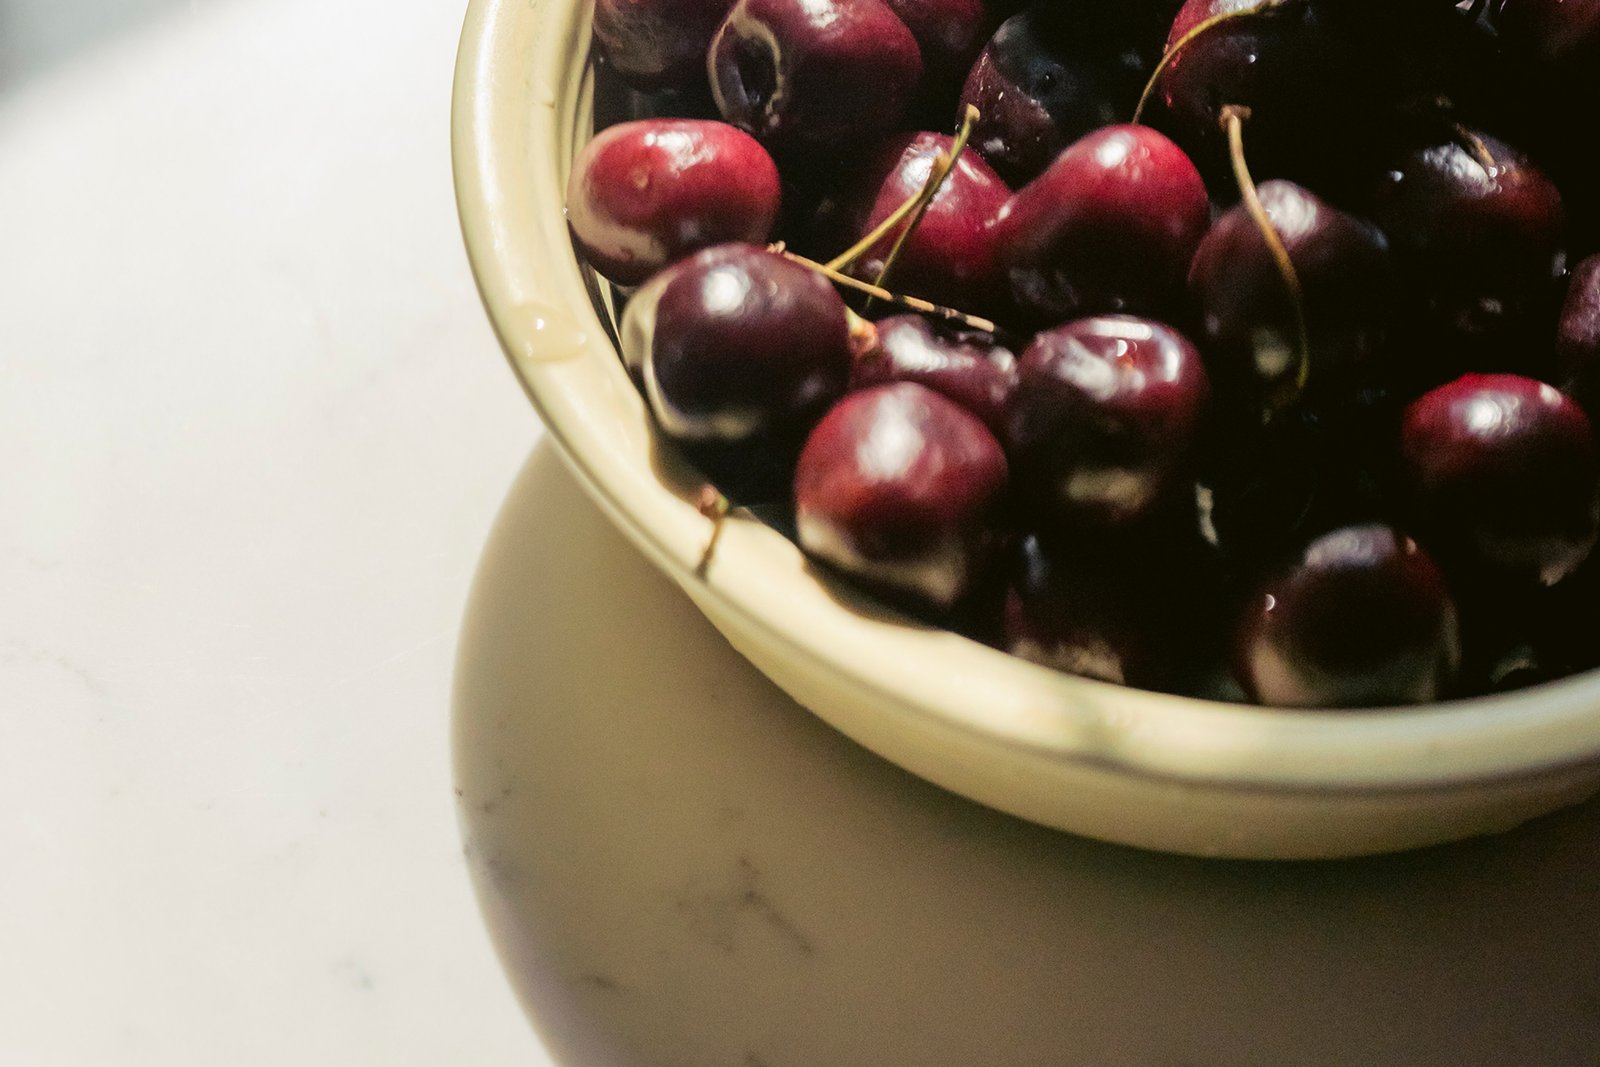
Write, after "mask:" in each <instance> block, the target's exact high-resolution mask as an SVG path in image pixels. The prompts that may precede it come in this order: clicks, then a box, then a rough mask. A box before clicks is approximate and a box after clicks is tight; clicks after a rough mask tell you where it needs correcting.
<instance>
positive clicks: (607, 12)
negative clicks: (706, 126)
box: [594, 0, 733, 92]
mask: <svg viewBox="0 0 1600 1067" xmlns="http://www.w3.org/2000/svg"><path fill="white" fill-rule="evenodd" d="M732 6H733V0H595V4H594V36H595V40H596V41H597V42H598V43H599V46H600V51H601V53H602V54H603V55H604V56H605V58H606V61H607V62H608V63H610V65H611V69H612V70H614V71H616V72H617V74H618V76H620V77H621V78H622V79H623V80H624V81H626V82H627V83H628V84H629V85H631V86H633V87H634V88H635V89H639V90H642V91H644V92H655V91H658V90H663V89H677V90H686V89H692V88H695V87H698V86H702V85H704V84H705V79H706V49H708V48H709V47H710V46H711V38H712V37H713V36H714V35H715V34H716V32H717V27H718V26H720V25H722V20H723V19H724V18H725V17H726V16H727V14H728V9H729V8H730V7H732Z"/></svg>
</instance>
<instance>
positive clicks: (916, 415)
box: [794, 382, 1006, 612]
mask: <svg viewBox="0 0 1600 1067" xmlns="http://www.w3.org/2000/svg"><path fill="white" fill-rule="evenodd" d="M794 484H795V525H796V528H797V530H798V532H799V538H800V546H801V548H803V549H804V550H805V551H806V552H807V553H808V554H810V555H811V556H812V557H813V558H815V559H817V560H820V561H822V562H823V563H825V564H828V565H830V566H833V567H837V568H839V569H840V570H842V571H844V572H845V573H847V574H849V575H851V576H852V577H854V578H856V579H857V580H859V581H860V582H862V583H863V584H865V585H867V586H868V587H870V588H873V589H876V590H878V591H880V592H882V593H885V594H886V595H888V596H889V597H890V598H892V599H898V600H909V601H911V602H913V603H917V604H920V605H924V606H926V607H929V608H932V609H934V610H936V611H941V612H942V611H948V610H950V609H951V608H953V607H955V606H956V604H957V603H958V602H959V601H960V600H961V599H962V598H963V597H965V596H966V595H967V594H968V593H969V592H970V591H971V590H972V588H973V586H974V584H975V583H976V581H977V580H978V578H979V577H980V576H981V574H982V572H983V570H984V568H985V565H986V563H987V561H988V558H989V556H990V553H991V552H992V550H993V547H994V543H995V538H994V533H993V524H994V520H995V518H996V510H997V508H998V507H999V505H1000V503H1001V500H1002V497H1003V494H1004V491H1005V487H1006V459H1005V454H1004V452H1002V451H1001V448H1000V443H999V442H998V441H996V440H995V438H994V435H993V434H992V433H990V432H989V431H988V429H987V428H985V426H984V425H983V423H982V422H981V421H979V419H978V418H977V417H976V416H974V415H972V414H971V413H969V412H967V411H966V410H965V409H963V408H961V407H960V406H959V405H957V404H955V403H954V402H953V401H950V400H947V399H946V398H945V397H943V396H941V395H940V394H938V393H936V392H934V391H933V390H931V389H928V388H925V387H924V386H921V385H917V384H916V383H914V382H897V383H893V384H890V385H881V386H875V387H873V388H870V389H865V390H863V391H861V392H858V393H852V394H851V395H850V396H848V397H846V398H845V399H844V400H842V401H840V402H839V403H838V405H837V406H835V407H834V408H833V410H831V411H829V412H828V414H827V415H826V416H824V417H823V419H822V421H821V422H819V423H818V424H817V426H816V428H815V429H814V430H812V432H811V435H810V436H809V437H808V438H807V439H806V443H805V448H804V449H803V450H802V451H801V453H800V462H799V465H798V466H797V468H796V471H795V483H794Z"/></svg>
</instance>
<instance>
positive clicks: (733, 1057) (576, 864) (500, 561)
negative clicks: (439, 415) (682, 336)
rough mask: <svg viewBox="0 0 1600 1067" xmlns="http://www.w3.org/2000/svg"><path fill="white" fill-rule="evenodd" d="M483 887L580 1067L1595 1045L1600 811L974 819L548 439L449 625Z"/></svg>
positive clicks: (1145, 1058) (886, 1063) (517, 975)
mask: <svg viewBox="0 0 1600 1067" xmlns="http://www.w3.org/2000/svg"><path fill="white" fill-rule="evenodd" d="M454 758H455V766H456V780H457V804H458V811H459V816H460V822H461V827H462V833H463V838H464V841H465V848H466V855H467V859H468V863H469V867H470V869H471V871H472V875H473V878H474V881H475V884H476V886H477V890H478V894H479V899H480V902H481V904H482V907H483V911H484V915H485V918H486V922H487V924H488V927H489V929H490V932H491V935H492V937H493V939H494V941H495V943H496V945H497V947H498V950H499V952H500V954H501V958H502V961H503V963H504V965H505V968H506V971H507V973H508V975H509V977H510V979H511V982H512V984H513V986H514V987H515V988H516V990H517V992H518V995H519V996H520V997H521V999H522V1002H523V1004H524V1006H525V1008H526V1010H527V1012H528V1014H529V1015H530V1017H531V1018H532V1019H533V1020H534V1022H535V1024H536V1025H537V1026H538V1028H539V1029H540V1030H541V1031H542V1033H543V1034H544V1036H545V1038H546V1040H547V1042H548V1044H549V1046H550V1048H551V1050H552V1051H553V1053H554V1054H555V1055H556V1057H557V1058H558V1060H559V1061H560V1062H562V1063H564V1064H569V1065H572V1067H580V1065H581V1067H654V1065H675V1064H689V1063H693V1064H697V1065H700V1067H812V1065H815V1064H823V1063H825V1064H829V1065H830V1067H858V1065H859V1067H866V1065H873V1067H929V1065H943V1064H951V1065H954V1064H974V1063H982V1064H984V1065H985V1067H1012V1065H1016V1067H1024V1065H1027V1067H1036V1065H1039V1064H1046V1063H1048V1064H1052V1065H1055V1064H1071V1065H1080V1064H1082V1065H1088V1064H1093V1065H1096V1067H1152V1065H1155V1067H1176V1065H1185V1067H1255V1065H1261V1067H1297V1065H1306V1067H1313V1065H1315V1067H1322V1065H1347V1064H1348V1065H1357V1064H1362V1065H1370V1064H1395V1065H1400V1064H1403V1065H1405V1067H1447V1065H1448V1067H1476V1065H1482V1067H1501V1065H1504V1064H1508V1063H1527V1064H1541V1065H1551V1067H1563V1065H1574V1067H1576V1065H1580V1064H1593V1063H1596V1062H1600V1061H1597V1059H1596V1052H1595V1050H1596V1049H1600V880H1597V879H1596V878H1595V872H1596V870H1600V802H1590V803H1587V804H1584V805H1581V806H1579V807H1576V808H1573V809H1570V810H1567V811H1565V812H1561V813H1558V814H1555V815H1551V816H1547V817H1545V818H1543V819H1539V820H1536V821H1534V822H1532V823H1529V824H1527V825H1525V826H1523V827H1521V828H1519V829H1517V830H1515V831H1513V832H1510V833H1507V834H1504V835H1501V836H1498V837H1492V838H1482V839H1477V840H1474V841H1469V842H1463V843H1459V844H1453V845H1447V846H1440V847H1436V848H1431V849H1427V850H1423V851H1418V852H1412V853H1407V854H1401V855H1395V856H1384V857H1376V858H1370V859H1362V860H1344V861H1332V862H1316V863H1251V862H1240V861H1207V860H1197V859H1190V858H1184V857H1175V856H1166V855H1158V854H1154V853H1147V852H1141V851H1138V850H1135V849H1130V848H1123V847H1119V846H1114V845H1106V844H1101V843H1098V842H1094V841H1089V840H1087V839H1083V838H1078V837H1074V836H1072V835H1069V834H1065V833H1060V832H1056V831H1052V830H1047V829H1043V828H1041V827H1038V826H1034V825H1031V824H1028V823H1024V822H1022V821H1020V820H1017V819H1013V818H1010V817H1008V816H1005V815H1001V814H999V813H996V812H993V811H990V810H988V809H986V808H983V807H981V806H979V805H977V804H974V803H972V802H969V801H967V800H964V799H962V798H960V797H957V796H955V795H953V794H951V793H948V792H945V791H943V790H941V789H939V788H938V787H935V786H932V785H929V784H928V783H926V782H924V781H922V780H920V779H918V778H916V777H914V776H912V775H910V774H908V773H907V772H905V771H902V770H900V769H899V768H897V767H895V766H893V765H892V764H890V763H888V762H886V761H884V760H882V759H880V758H878V757H876V756H874V755H872V754H871V753H869V752H867V751H866V750H865V749H862V748H860V747H859V746H857V745H856V744H854V743H853V742H851V741H849V740H848V739H846V738H845V737H843V736H842V735H840V734H838V733H836V732H835V731H833V730H832V729H830V728H829V727H827V726H826V725H825V724H823V723H822V722H821V721H820V720H818V719H817V718H816V717H815V716H813V715H811V714H810V713H808V712H806V711H805V710H803V709H802V708H800V707H799V706H797V705H796V704H794V703H793V702H792V701H791V700H790V699H789V698H788V697H786V696H785V695H784V694H782V693H781V692H780V691H779V690H778V689H777V688H776V687H775V686H773V685H772V684H771V683H770V682H768V681H767V680H766V679H765V678H764V677H763V676H761V675H760V674H759V673H758V672H757V671H756V670H755V669H754V668H752V667H751V666H750V665H749V664H748V663H746V662H745V661H744V660H743V659H741V658H740V657H739V656H738V655H737V654H736V653H735V652H734V651H733V650H732V649H731V648H730V647H729V646H728V645H727V644H726V642H725V641H724V640H723V639H722V637H721V636H720V635H719V634H717V632H716V631H715V630H714V629H712V627H711V626H710V625H709V624H708V623H707V622H706V621H705V619H704V618H703V617H702V616H701V615H700V614H699V612H698V611H696V610H695V608H694V607H693V605H692V604H691V603H690V601H689V600H688V599H687V598H686V597H685V596H684V595H683V593H682V592H681V591H679V590H678V589H677V588H676V587H675V586H674V585H672V583H671V582H670V581H669V580H667V579H666V578H664V577H662V576H661V575H660V574H659V573H657V572H656V571H655V570H653V569H652V568H651V567H650V566H649V564H648V563H647V562H646V561H645V560H644V558H643V557H642V556H640V555H639V554H638V553H637V552H636V551H635V550H634V549H633V548H632V547H631V546H629V545H628V544H627V543H626V542H625V541H624V540H623V538H622V537H621V536H620V535H619V534H618V533H617V532H616V531H615V530H613V528H612V527H611V526H610V524H609V523H608V522H607V520H606V519H605V518H604V516H603V515H602V514H601V513H600V512H599V511H598V510H597V509H596V508H595V507H594V505H593V504H591V503H590V502H589V500H588V499H587V498H586V497H585V496H584V495H583V493H582V491H581V490H580V489H579V488H578V486H577V484H576V482H575V481H574V480H573V478H572V477H571V476H570V475H569V474H568V473H567V471H566V470H565V469H564V467H563V466H562V464H561V461H560V458H559V456H558V455H557V453H556V451H555V449H554V448H553V447H552V446H551V445H550V444H549V443H548V441H546V442H543V443H541V445H540V447H539V448H538V449H536V450H535V452H534V453H533V455H532V456H531V457H530V459H529V461H528V463H527V465H526V466H525V468H524V469H523V471H522V473H521V474H520V476H519V477H518V479H517V481H516V483H515V485H514V486H513V487H512V489H511V491H510V494H509V496H508V497H507V500H506V502H505V504H504V506H503V509H502V512H501V514H500V517H499V519H498V521H497V524H496V526H495V530H494V533H493V535H492V537H491V539H490V541H489V543H488V546H487V547H486V549H485V553H484V556H483V559H482V561H481V564H480V568H479V572H478V576H477V580H476V583H475V587H474V591H473V595H472V598H471V602H470V605H469V608H468V611H467V616H466V620H465V624H464V627H463V632H462V638H461V646H460V652H459V658H458V665H457V677H456V698H455V718H454Z"/></svg>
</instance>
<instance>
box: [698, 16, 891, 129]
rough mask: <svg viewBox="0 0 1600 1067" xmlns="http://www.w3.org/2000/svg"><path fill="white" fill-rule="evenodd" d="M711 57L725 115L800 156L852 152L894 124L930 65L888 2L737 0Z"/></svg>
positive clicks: (719, 103)
mask: <svg viewBox="0 0 1600 1067" xmlns="http://www.w3.org/2000/svg"><path fill="white" fill-rule="evenodd" d="M707 63H708V70H709V72H710V76H711V91H712V94H713V95H714V96H715V97H716V101H717V107H718V108H719V109H720V110H721V112H722V115H723V117H724V118H726V119H727V120H728V121H729V122H731V123H733V124H734V125H736V126H738V127H740V128H741V129H744V130H747V131H749V132H750V133H752V134H754V135H755V137H756V138H757V139H759V140H760V141H761V142H762V143H763V144H766V145H767V146H768V147H769V148H771V149H772V150H773V151H774V152H775V153H777V154H778V155H780V156H787V157H791V158H792V157H796V156H805V155H824V156H829V157H833V156H836V155H843V154H845V152H846V151H847V149H848V148H849V147H850V146H853V145H859V144H861V143H863V142H865V141H868V140H870V139H871V138H873V137H876V136H879V135H881V134H883V133H885V132H887V131H888V130H890V129H892V128H893V127H894V126H895V125H896V124H897V123H898V122H899V121H900V119H901V118H902V117H903V116H904V115H905V113H906V109H907V108H908V107H909V106H910V104H911V101H912V98H913V96H914V95H915V93H916V90H917V86H918V83H919V82H920V81H921V79H922V69H923V65H922V54H921V50H920V49H919V48H918V47H917V41H916V38H915V37H913V36H912V33H911V31H910V30H909V29H907V28H906V24H905V23H904V22H902V21H901V20H900V18H899V16H897V15H896V14H895V13H894V11H893V10H892V9H891V8H890V7H889V6H888V5H886V4H885V3H883V0H738V2H737V3H735V4H734V6H733V9H732V10H731V11H729V12H728V17H727V19H726V20H725V21H724V22H723V24H722V27H721V28H720V29H719V30H718V31H717V36H716V38H715V39H714V40H713V41H712V42H711V49H710V52H709V53H708V56H707Z"/></svg>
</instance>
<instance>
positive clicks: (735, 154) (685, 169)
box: [567, 119, 780, 285]
mask: <svg viewBox="0 0 1600 1067" xmlns="http://www.w3.org/2000/svg"><path fill="white" fill-rule="evenodd" d="M779 195H780V194H779V185H778V169H777V167H776V166H775V165H774V164H773V161H772V157H771V156H769V155H768V154H767V152H766V150H765V149H763V148H762V147H761V145H759V144H757V143H756V142H755V141H754V140H753V139H751V137H750V136H749V135H748V134H746V133H743V132H742V131H740V130H737V129H735V128H734V127H732V126H729V125H728V124H727V123H723V122H710V121H704V120H697V119H641V120H638V121H635V122H624V123H620V124H618V125H616V126H611V127H609V128H607V129H605V130H602V131H601V132H600V133H599V134H597V135H596V136H595V138H594V140H592V141H590V142H589V143H588V144H587V145H585V146H584V147H583V149H582V151H580V152H579V153H578V157H577V159H576V160H574V162H573V165H572V174H571V177H570V178H569V180H568V183H567V222H568V224H569V225H570V226H571V228H572V235H573V238H574V240H575V241H576V242H577V244H578V247H579V249H580V250H581V251H582V252H583V255H584V258H585V259H587V260H588V261H589V263H590V264H591V265H593V266H594V268H595V269H596V270H597V271H599V272H600V273H601V274H603V275H605V276H606V277H607V278H609V279H611V280H612V281H614V282H617V283H619V284H621V285H637V284H639V283H640V282H642V281H644V280H645V279H646V278H648V277H649V276H650V275H652V274H654V273H655V272H656V271H658V270H660V269H661V268H662V267H664V266H666V265H667V264H668V263H671V262H672V261H673V260H675V259H678V258H680V257H682V256H684V255H687V254H688V253H690V252H693V251H695V250H696V249H699V248H704V247H706V246H708V245H714V244H720V243H723V242H727V241H750V242H764V241H766V240H767V238H768V237H769V236H770V235H771V233H772V228H773V225H774V224H775V223H776V221H777V218H778V206H779Z"/></svg>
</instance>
